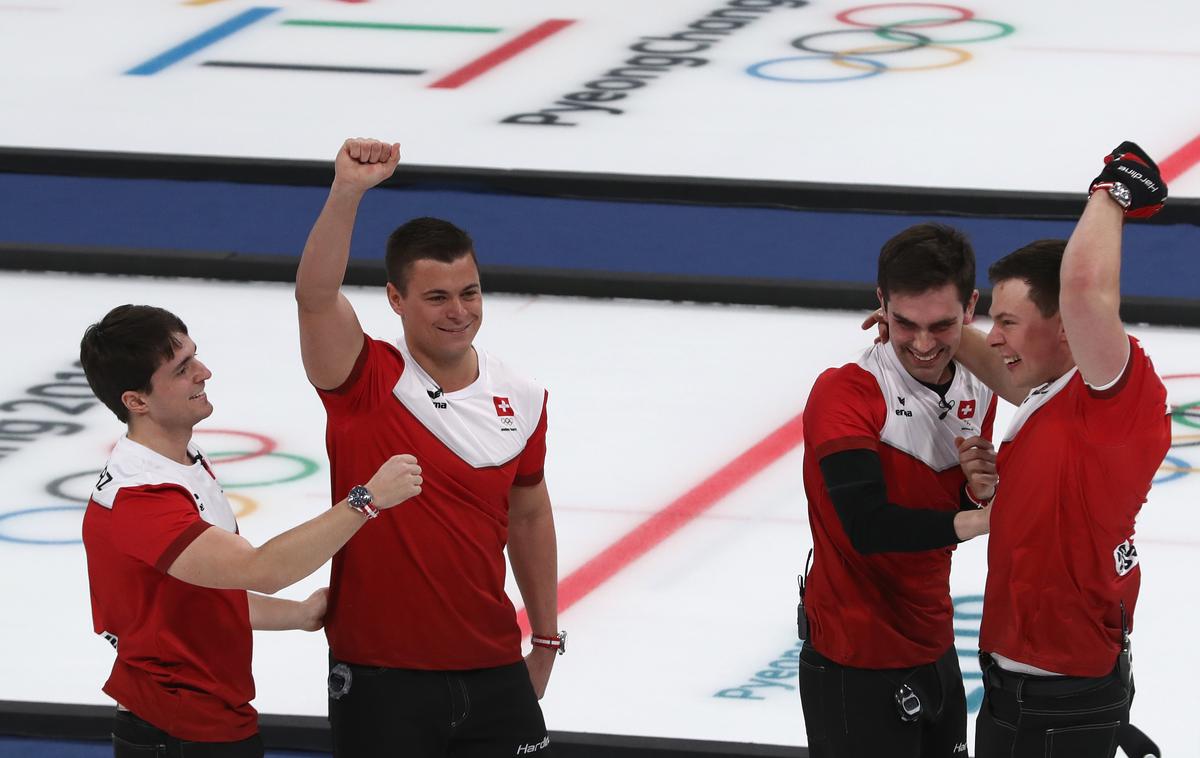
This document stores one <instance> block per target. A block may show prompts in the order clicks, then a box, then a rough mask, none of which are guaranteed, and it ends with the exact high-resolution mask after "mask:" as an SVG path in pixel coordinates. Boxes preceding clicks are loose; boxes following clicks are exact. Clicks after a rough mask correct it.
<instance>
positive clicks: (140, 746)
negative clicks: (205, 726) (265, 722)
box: [112, 710, 263, 758]
mask: <svg viewBox="0 0 1200 758" xmlns="http://www.w3.org/2000/svg"><path fill="white" fill-rule="evenodd" d="M112 742H113V756H114V758H262V756H263V742H262V737H260V736H259V735H257V734H256V735H254V736H253V737H248V738H246V739H244V740H242V741H240V742H188V741H186V740H180V739H176V738H175V737H172V736H171V735H169V734H167V733H166V732H164V731H163V730H161V729H159V728H158V727H156V726H154V725H153V724H151V723H150V722H148V721H145V720H143V719H141V718H138V717H137V716H135V715H134V714H132V713H130V712H129V711H122V710H118V711H117V716H116V718H115V719H113V729H112Z"/></svg>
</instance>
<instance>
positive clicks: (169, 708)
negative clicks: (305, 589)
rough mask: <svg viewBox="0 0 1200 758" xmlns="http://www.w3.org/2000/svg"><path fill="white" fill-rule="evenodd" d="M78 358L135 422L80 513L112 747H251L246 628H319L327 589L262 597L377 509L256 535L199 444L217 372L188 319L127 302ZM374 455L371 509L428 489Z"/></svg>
mask: <svg viewBox="0 0 1200 758" xmlns="http://www.w3.org/2000/svg"><path fill="white" fill-rule="evenodd" d="M79 359H80V363H81V364H82V366H83V371H84V375H85V376H86V377H87V380H88V384H89V385H90V386H91V388H92V391H93V392H95V394H96V397H97V398H99V399H100V401H101V402H103V403H104V404H105V405H106V406H108V408H109V410H111V411H112V412H113V413H114V414H115V415H116V416H117V418H118V419H120V420H121V421H122V422H124V423H126V424H127V425H128V431H127V433H126V434H125V436H123V437H121V439H119V440H118V441H117V444H116V446H115V447H114V448H113V451H112V454H111V455H110V456H109V459H108V464H107V465H106V466H105V467H104V470H103V471H102V472H101V473H100V478H99V480H98V481H97V482H96V487H95V489H94V490H93V492H92V496H91V499H90V500H89V502H88V505H87V510H86V511H85V513H84V517H83V545H84V548H85V550H86V551H87V566H88V580H89V583H90V585H91V595H92V618H93V624H94V628H95V630H96V633H97V634H103V635H104V636H105V637H106V638H107V639H108V640H109V642H111V643H112V644H113V646H114V647H115V648H116V649H117V659H116V662H115V663H114V664H113V669H112V675H111V676H110V677H109V679H108V682H107V683H105V685H104V691H105V692H106V693H108V694H109V695H110V696H111V697H112V698H113V699H114V700H116V701H117V704H118V710H117V714H116V720H115V722H114V723H113V728H112V740H113V751H114V754H115V756H116V758H136V757H137V756H145V755H180V754H181V753H180V751H181V750H182V751H183V752H182V755H203V756H210V758H258V756H261V755H262V754H263V745H262V740H261V739H260V738H259V736H258V714H257V713H256V712H255V710H254V708H253V707H252V706H251V705H250V701H251V700H252V699H254V679H253V677H252V676H251V673H250V650H251V634H250V630H251V629H306V630H308V631H315V630H317V629H320V628H321V624H322V620H323V617H324V615H325V608H326V594H327V591H326V590H325V589H321V590H318V591H317V592H315V593H313V595H312V596H311V597H309V598H308V599H307V600H305V601H304V602H294V601H291V600H283V599H277V598H271V597H264V596H263V595H259V594H255V593H256V592H265V593H268V594H270V593H273V592H276V591H278V590H280V589H282V588H284V587H287V586H288V585H290V584H293V583H294V582H297V581H299V580H301V579H303V578H304V577H306V576H308V575H309V574H311V573H312V572H313V571H316V570H317V569H318V568H319V567H320V566H321V565H322V564H324V563H325V561H327V560H329V558H330V557H331V556H332V555H333V554H334V552H336V551H337V550H338V549H339V548H340V547H341V546H342V545H343V544H345V542H346V540H348V539H350V537H351V536H352V535H353V534H354V533H355V532H357V531H358V530H359V528H361V527H363V525H364V524H365V523H366V521H367V516H368V515H369V513H370V511H368V510H366V509H362V508H358V509H356V508H355V507H354V503H347V501H345V500H343V501H341V502H340V503H338V504H337V506H335V507H334V508H333V509H331V510H330V511H328V512H327V513H324V514H322V515H320V516H318V517H316V518H314V519H312V520H311V521H308V522H306V523H304V524H301V525H300V526H297V527H295V528H294V529H291V530H289V531H287V532H284V533H283V534H281V535H279V536H278V537H275V538H273V539H271V540H268V541H267V542H266V543H264V544H263V545H262V546H261V547H257V548H256V547H253V546H252V545H251V544H250V543H249V542H247V541H246V540H245V539H244V538H243V537H241V536H239V534H238V527H237V521H236V520H235V519H234V516H233V509H232V508H231V507H230V505H229V501H228V500H227V499H226V497H225V492H224V490H222V489H221V486H220V484H219V483H218V482H217V479H216V477H215V475H214V474H213V471H212V468H210V466H209V462H208V459H207V458H205V456H204V453H203V452H202V451H201V450H200V448H199V447H197V446H196V444H195V443H194V442H193V441H192V432H193V428H194V427H195V425H196V424H197V423H199V422H200V421H202V420H204V419H205V418H208V416H209V415H211V414H212V412H213V406H212V403H210V402H209V401H208V396H207V394H205V391H204V390H205V384H206V382H207V381H208V380H209V379H210V378H212V373H211V372H210V371H209V370H208V368H207V367H206V366H205V365H204V364H203V363H201V362H200V360H199V358H197V357H196V345H195V343H194V342H193V341H192V339H191V337H189V336H188V330H187V327H186V326H185V325H184V323H183V321H181V320H180V319H179V318H178V317H176V316H175V315H174V314H172V313H170V312H168V311H165V310H163V309H161V308H153V307H150V306H145V305H122V306H119V307H117V308H114V309H113V310H111V311H110V312H109V313H108V314H107V315H106V316H105V317H104V318H103V319H101V320H100V321H99V322H98V323H96V324H93V325H91V326H90V327H88V329H87V331H86V332H85V333H84V335H83V340H82V341H81V343H80V347H79ZM380 463H381V465H380V466H379V468H378V471H376V472H375V473H374V474H373V476H371V477H370V480H369V481H366V490H367V491H369V492H370V494H371V496H372V498H373V500H374V504H375V506H376V507H378V508H390V507H392V506H394V505H396V504H398V503H400V502H402V501H404V500H406V499H408V498H410V497H412V496H413V495H415V494H417V493H419V492H420V491H421V476H420V473H421V472H420V469H419V468H418V467H417V465H416V462H415V461H414V460H413V458H412V457H411V456H407V455H398V456H393V457H390V458H388V459H387V460H385V461H381V462H380ZM367 529H368V530H369V529H370V527H367ZM247 590H252V591H251V592H247Z"/></svg>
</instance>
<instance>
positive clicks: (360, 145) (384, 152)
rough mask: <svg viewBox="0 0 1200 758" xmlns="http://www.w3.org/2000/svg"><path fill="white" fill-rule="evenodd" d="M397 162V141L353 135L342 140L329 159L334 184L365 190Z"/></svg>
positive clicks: (380, 178) (398, 159) (398, 151)
mask: <svg viewBox="0 0 1200 758" xmlns="http://www.w3.org/2000/svg"><path fill="white" fill-rule="evenodd" d="M399 163H400V143H398V142H396V143H392V144H388V143H387V142H380V141H379V140H377V139H365V138H361V137H355V138H354V139H348V140H346V141H345V142H344V143H342V147H341V149H340V150H338V154H337V158H335V159H334V162H333V170H334V178H333V183H334V186H342V187H346V188H349V189H356V190H359V191H362V192H366V191H367V190H369V189H371V188H372V187H374V186H375V185H377V184H379V183H380V182H382V181H384V180H386V179H387V178H388V177H390V176H391V175H392V173H393V172H395V170H396V166H397V165H398V164H399Z"/></svg>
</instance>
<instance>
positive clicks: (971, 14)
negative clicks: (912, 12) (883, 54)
mask: <svg viewBox="0 0 1200 758" xmlns="http://www.w3.org/2000/svg"><path fill="white" fill-rule="evenodd" d="M873 8H943V9H945V10H951V11H954V12H955V13H958V14H959V17H958V18H948V19H946V20H945V21H928V22H926V23H923V24H911V25H909V24H906V23H905V22H903V21H901V22H900V23H898V24H889V26H891V27H893V28H896V29H928V28H931V27H935V26H949V25H950V24H957V23H958V22H959V21H970V20H971V19H973V18H975V11H973V10H971V9H969V8H963V7H962V6H959V5H945V4H943V3H876V4H875V5H859V6H857V7H855V8H847V9H846V10H844V11H842V12H841V13H839V14H837V15H836V16H834V18H836V19H837V20H838V21H841V22H842V23H843V24H849V25H850V26H861V27H863V28H866V29H878V28H879V26H880V25H879V24H864V23H862V22H860V21H854V20H851V18H850V15H851V14H852V13H858V12H859V11H865V10H871V9H873Z"/></svg>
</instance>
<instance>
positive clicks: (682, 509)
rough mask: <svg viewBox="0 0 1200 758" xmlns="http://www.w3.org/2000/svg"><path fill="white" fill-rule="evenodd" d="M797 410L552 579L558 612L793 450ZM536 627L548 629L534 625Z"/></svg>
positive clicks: (524, 621) (799, 420)
mask: <svg viewBox="0 0 1200 758" xmlns="http://www.w3.org/2000/svg"><path fill="white" fill-rule="evenodd" d="M803 416H804V414H803V412H801V413H798V414H796V415H795V416H794V417H793V418H792V419H791V420H789V421H788V422H787V423H785V424H784V425H783V426H781V427H779V428H778V429H776V430H775V431H773V432H771V433H770V434H768V435H767V436H766V437H764V438H763V439H762V440H760V441H759V442H758V443H757V444H755V445H754V446H753V447H751V448H750V449H749V450H747V451H746V452H744V453H742V454H741V455H739V456H738V457H737V458H734V459H733V460H732V461H730V462H729V463H727V464H726V465H725V466H724V467H722V468H721V469H719V470H718V471H716V472H715V473H713V474H712V475H711V476H709V477H708V478H707V479H705V480H704V481H702V482H700V483H699V484H697V485H696V486H695V487H693V488H692V489H690V490H688V491H687V492H685V493H683V495H681V496H679V497H678V498H676V499H675V500H674V501H672V502H671V503H668V504H667V505H666V506H665V507H663V508H662V509H661V510H659V511H658V512H657V513H655V514H654V515H653V516H651V517H650V518H648V519H646V520H645V521H643V522H642V523H641V524H638V525H637V526H635V527H634V528H633V529H632V530H630V531H629V532H628V533H626V534H625V536H623V537H621V538H620V539H618V540H617V541H616V542H614V543H613V544H611V545H609V546H608V547H606V548H605V549H604V550H601V551H600V552H599V553H598V554H597V555H595V556H594V557H593V558H592V559H591V560H589V561H588V562H587V563H585V564H583V565H582V566H580V567H579V568H577V569H575V570H574V571H573V572H571V573H570V574H568V575H567V576H566V577H565V578H563V579H562V580H560V581H559V583H558V612H559V613H562V612H564V611H566V610H567V609H568V608H570V607H571V606H572V605H574V604H575V603H577V602H579V601H580V600H582V599H584V598H585V597H587V596H588V595H589V594H590V593H591V592H592V591H593V590H595V589H596V588H597V587H599V586H600V585H602V584H604V583H605V582H607V581H608V580H609V579H612V578H613V577H614V576H616V575H617V574H618V573H620V572H621V571H622V570H623V569H625V568H626V567H627V566H629V565H630V564H631V563H633V562H634V561H636V560H637V559H638V558H641V557H642V556H643V555H645V554H646V553H648V552H650V551H651V550H653V549H654V548H656V547H658V546H659V545H660V544H662V542H663V541H664V540H666V539H667V538H668V537H670V536H671V535H673V534H675V533H676V532H678V531H679V530H680V529H682V528H683V527H685V526H687V525H688V524H690V523H691V522H692V521H693V520H695V519H696V517H697V516H699V515H700V514H702V513H704V512H705V511H707V510H708V509H709V508H712V507H713V506H714V505H716V504H717V503H719V502H720V501H721V500H723V499H724V498H725V497H727V496H728V495H729V494H730V493H732V492H733V491H734V490H736V489H738V488H739V487H741V486H742V485H743V484H745V483H746V482H748V481H750V480H751V479H753V478H754V477H755V476H757V475H758V474H759V473H761V472H762V471H763V469H765V468H767V467H768V466H770V465H771V464H772V463H774V462H775V461H777V460H779V459H780V458H782V457H783V456H785V455H787V454H788V453H790V452H791V451H792V450H795V449H796V448H797V447H799V446H800V445H801V444H802V443H803V442H804V423H803ZM517 623H518V624H519V625H520V627H521V633H522V635H524V636H529V633H530V628H529V617H528V615H526V613H525V610H524V609H521V611H520V612H519V613H518V614H517ZM538 631H539V632H543V633H545V632H551V631H553V630H550V629H540V630H538Z"/></svg>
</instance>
